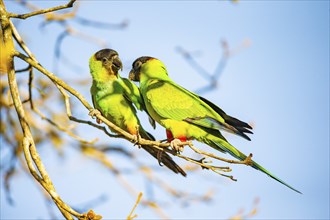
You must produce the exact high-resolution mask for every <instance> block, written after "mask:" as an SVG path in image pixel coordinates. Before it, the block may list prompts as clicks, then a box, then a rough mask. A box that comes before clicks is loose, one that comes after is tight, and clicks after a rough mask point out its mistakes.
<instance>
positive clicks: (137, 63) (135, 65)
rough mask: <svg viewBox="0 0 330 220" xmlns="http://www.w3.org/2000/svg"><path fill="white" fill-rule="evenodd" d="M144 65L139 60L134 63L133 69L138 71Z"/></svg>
mask: <svg viewBox="0 0 330 220" xmlns="http://www.w3.org/2000/svg"><path fill="white" fill-rule="evenodd" d="M141 65H142V62H141V61H140V60H137V61H136V62H134V63H133V69H134V70H138V69H139V68H140V67H141Z"/></svg>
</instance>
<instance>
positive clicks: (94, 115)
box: [88, 109, 102, 124]
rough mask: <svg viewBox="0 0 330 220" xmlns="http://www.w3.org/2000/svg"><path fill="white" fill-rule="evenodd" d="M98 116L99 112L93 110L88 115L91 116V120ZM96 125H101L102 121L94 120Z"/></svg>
mask: <svg viewBox="0 0 330 220" xmlns="http://www.w3.org/2000/svg"><path fill="white" fill-rule="evenodd" d="M100 114H101V112H100V111H99V110H97V109H93V110H91V111H90V112H89V114H88V115H89V116H91V117H92V118H95V117H96V116H97V115H100ZM96 123H98V124H101V123H102V121H101V120H100V119H98V118H96Z"/></svg>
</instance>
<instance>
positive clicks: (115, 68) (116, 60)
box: [112, 56, 123, 73]
mask: <svg viewBox="0 0 330 220" xmlns="http://www.w3.org/2000/svg"><path fill="white" fill-rule="evenodd" d="M112 70H113V71H114V72H115V73H118V71H119V70H123V63H122V62H121V60H120V59H119V57H118V56H117V57H115V58H114V59H113V61H112Z"/></svg>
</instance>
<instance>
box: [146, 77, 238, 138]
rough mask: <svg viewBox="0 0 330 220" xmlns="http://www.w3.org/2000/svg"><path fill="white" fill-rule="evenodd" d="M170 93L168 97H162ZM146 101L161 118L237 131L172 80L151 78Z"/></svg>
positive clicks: (195, 96)
mask: <svg viewBox="0 0 330 220" xmlns="http://www.w3.org/2000/svg"><path fill="white" fill-rule="evenodd" d="M164 94H170V97H171V98H170V99H164ZM146 98H147V102H148V103H149V104H150V105H151V106H152V108H153V109H154V110H155V112H156V113H157V114H158V115H159V116H160V117H162V118H170V119H173V120H177V121H181V120H185V121H187V122H189V123H193V124H196V125H199V126H202V127H205V128H211V129H216V130H218V129H226V130H228V131H230V132H234V133H237V129H235V128H234V127H233V126H231V125H229V124H227V123H226V122H225V120H224V119H223V118H222V117H221V116H220V115H219V114H218V113H217V112H216V111H214V110H213V109H212V108H211V107H210V106H209V105H208V104H206V103H205V102H204V101H203V100H201V99H200V98H199V97H198V96H197V95H195V94H194V93H191V92H189V91H188V90H186V89H184V88H182V87H181V86H179V85H177V84H175V83H174V82H172V81H162V80H153V81H152V82H151V83H150V84H149V86H148V89H147V91H146Z"/></svg>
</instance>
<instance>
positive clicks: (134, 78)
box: [128, 69, 140, 82]
mask: <svg viewBox="0 0 330 220" xmlns="http://www.w3.org/2000/svg"><path fill="white" fill-rule="evenodd" d="M128 78H129V79H130V80H132V81H135V82H138V81H140V74H139V73H136V71H135V70H134V69H132V70H131V71H130V72H129V75H128Z"/></svg>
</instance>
